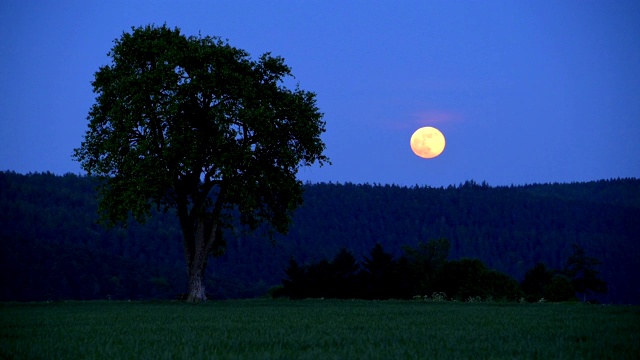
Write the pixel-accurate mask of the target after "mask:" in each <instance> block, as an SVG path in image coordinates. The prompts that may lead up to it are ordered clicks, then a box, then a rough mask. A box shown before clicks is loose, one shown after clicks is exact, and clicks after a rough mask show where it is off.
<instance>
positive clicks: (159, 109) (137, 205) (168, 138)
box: [74, 25, 328, 300]
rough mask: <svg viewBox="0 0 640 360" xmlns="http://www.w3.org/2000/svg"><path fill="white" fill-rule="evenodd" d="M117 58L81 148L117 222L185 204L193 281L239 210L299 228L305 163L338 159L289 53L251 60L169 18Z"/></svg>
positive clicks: (98, 78)
mask: <svg viewBox="0 0 640 360" xmlns="http://www.w3.org/2000/svg"><path fill="white" fill-rule="evenodd" d="M108 55H109V56H110V58H111V60H112V63H111V64H109V65H105V66H102V67H100V69H99V70H98V72H96V74H95V80H94V81H93V83H92V85H93V89H94V92H95V93H96V94H97V98H96V102H95V104H94V105H93V106H92V108H91V110H90V112H89V116H88V120H89V130H88V131H87V132H86V135H85V138H84V141H83V142H82V144H81V146H80V147H79V148H77V149H75V152H74V157H75V158H76V159H77V160H78V161H79V162H80V163H81V165H82V167H83V169H84V170H86V171H87V172H88V173H89V174H90V175H96V176H97V177H99V178H100V179H101V180H103V182H102V185H101V186H100V188H99V196H100V211H101V215H102V217H103V219H104V220H106V222H108V223H110V224H115V223H124V222H125V221H126V219H127V218H128V216H129V215H130V214H132V215H133V216H134V217H135V218H136V219H137V220H139V221H144V220H145V219H146V218H147V217H148V216H149V214H150V210H151V208H152V206H154V205H155V206H156V207H157V208H159V209H164V210H167V209H171V208H174V209H176V210H177V214H178V217H179V220H180V225H181V227H182V232H183V235H184V239H185V243H184V245H185V256H186V259H187V263H188V268H189V273H190V277H192V276H195V275H197V274H193V271H195V270H196V269H199V268H202V269H203V268H204V267H205V266H206V257H207V256H208V255H209V254H211V253H220V251H219V250H221V249H223V248H224V241H222V239H221V236H220V235H221V234H222V232H221V229H222V228H225V227H231V226H234V224H235V223H234V221H235V220H234V219H235V217H234V216H232V214H234V213H237V214H239V215H240V219H239V220H240V223H241V224H244V225H247V226H249V227H250V228H251V229H256V228H257V227H258V225H260V224H262V223H266V224H267V225H268V227H267V228H268V229H269V231H272V230H275V231H279V232H285V231H286V230H287V229H288V225H289V222H290V216H291V213H292V211H293V210H294V209H295V208H296V207H297V206H299V205H300V204H301V202H302V183H301V182H300V181H299V180H298V179H297V178H296V174H297V171H298V169H299V168H300V167H301V166H308V165H311V164H313V163H316V162H318V163H320V165H322V164H324V163H326V162H328V159H327V158H326V157H325V156H324V155H323V151H324V148H325V145H324V143H323V142H322V140H321V139H320V135H321V134H322V133H323V132H324V131H325V123H324V121H323V120H322V116H323V115H322V113H321V112H320V111H319V109H318V107H317V106H316V99H315V94H314V93H312V92H308V91H304V90H301V89H300V88H299V86H296V88H295V89H293V90H291V89H288V88H287V87H285V85H284V83H285V80H286V79H287V78H290V77H292V74H291V69H290V68H289V67H288V66H287V65H285V63H284V59H283V58H282V57H279V56H272V55H271V54H270V53H266V54H264V55H262V56H260V57H259V59H258V60H252V59H251V58H250V56H249V54H248V53H247V52H246V51H244V50H241V49H237V48H235V47H232V46H231V45H229V44H228V43H227V42H226V41H223V40H221V39H220V38H217V37H210V36H201V35H198V36H185V35H183V34H182V33H181V32H180V29H178V28H175V29H170V28H168V27H167V26H166V25H163V26H161V27H156V26H153V25H149V26H145V27H138V28H132V31H131V32H130V33H124V34H122V36H121V37H120V38H119V39H116V40H115V42H114V46H113V48H112V49H111V51H110V52H109V54H108ZM200 275H201V274H200ZM200 275H198V276H200ZM190 281H191V280H190ZM198 281H200V282H201V280H198ZM198 292H199V294H198V295H195V294H194V295H193V300H202V299H203V297H204V289H203V288H201V289H199V290H198Z"/></svg>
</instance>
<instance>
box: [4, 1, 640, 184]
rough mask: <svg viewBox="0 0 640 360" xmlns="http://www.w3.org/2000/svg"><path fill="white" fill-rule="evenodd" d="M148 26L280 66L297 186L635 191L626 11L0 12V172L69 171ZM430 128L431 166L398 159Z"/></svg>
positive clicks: (635, 76) (84, 6) (633, 95)
mask: <svg viewBox="0 0 640 360" xmlns="http://www.w3.org/2000/svg"><path fill="white" fill-rule="evenodd" d="M150 23H154V24H157V25H161V24H163V23H166V24H167V25H168V26H170V27H176V26H177V27H179V28H181V29H182V31H183V32H184V33H185V34H187V35H195V34H197V33H198V32H201V33H202V34H203V35H212V36H220V37H222V38H224V39H228V40H229V42H230V44H231V45H233V46H236V47H239V48H242V49H245V50H247V51H248V52H249V53H251V55H252V56H253V57H254V58H257V57H258V56H259V55H260V54H262V53H264V52H267V51H270V52H272V53H273V54H274V55H280V56H282V57H284V58H285V62H286V63H287V64H288V65H289V66H291V67H292V69H293V74H294V75H295V76H296V79H295V81H297V82H299V84H300V87H301V88H302V89H305V90H309V91H313V92H316V93H317V95H318V106H319V107H320V109H321V111H322V112H323V113H324V114H325V117H324V120H325V121H326V122H327V132H326V133H325V134H324V135H323V139H324V141H325V143H326V145H327V151H326V154H327V155H328V156H329V157H330V158H331V160H332V162H333V165H330V166H324V167H321V168H320V167H313V168H304V169H302V170H301V171H300V173H299V177H300V178H301V179H302V180H304V181H311V182H329V181H332V182H354V183H371V184H372V183H382V184H386V183H388V184H391V183H394V184H399V185H409V186H411V185H416V184H419V185H429V186H447V185H450V184H454V185H456V184H459V183H461V182H464V181H465V180H475V181H477V182H481V181H487V182H488V183H489V184H490V185H510V184H530V183H547V182H572V181H588V180H598V179H609V178H617V177H636V178H638V177H640V2H638V1H637V0H635V1H634V0H632V1H608V0H607V1H605V0H603V1H559V0H554V1H538V0H536V1H331V0H322V1H320V0H318V1H315V0H308V1H225V2H223V1H180V2H178V1H175V2H170V1H157V0H156V1H131V0H127V1H119V0H118V1H23V0H4V1H2V3H1V4H0V34H1V36H0V170H14V171H16V172H19V173H27V172H41V171H51V172H53V173H58V174H64V173H67V172H71V173H76V174H79V173H82V170H81V169H80V167H79V165H78V164H77V163H75V162H74V161H73V160H72V159H71V154H72V151H73V148H75V147H78V146H79V144H80V142H81V141H82V137H83V134H84V132H85V130H86V128H87V120H86V116H87V113H88V110H89V108H90V106H91V105H92V104H93V100H94V94H93V93H92V89H91V85H90V82H91V81H92V79H93V74H94V73H95V71H97V70H98V68H99V67H100V66H101V65H105V64H107V63H108V62H109V59H108V57H107V55H106V54H107V52H108V51H109V50H110V48H111V46H112V44H113V43H112V41H113V39H115V38H117V37H119V36H120V35H121V34H122V32H123V31H128V30H129V29H130V28H131V26H140V25H147V24H150ZM421 126H434V127H437V128H439V129H440V130H441V131H442V132H443V133H444V135H445V137H446V139H447V145H446V148H445V150H444V152H443V153H442V155H440V156H439V157H437V158H434V159H429V160H427V159H421V158H419V157H417V156H416V155H414V154H413V152H412V151H411V149H410V147H409V138H410V137H411V134H412V133H413V132H414V131H415V130H416V129H417V128H419V127H421Z"/></svg>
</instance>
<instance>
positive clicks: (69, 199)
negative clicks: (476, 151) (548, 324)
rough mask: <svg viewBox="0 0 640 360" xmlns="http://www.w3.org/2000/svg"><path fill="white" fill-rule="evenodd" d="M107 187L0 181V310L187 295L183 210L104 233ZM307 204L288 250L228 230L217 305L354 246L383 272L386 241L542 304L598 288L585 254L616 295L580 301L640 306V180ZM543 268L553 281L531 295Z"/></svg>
mask: <svg viewBox="0 0 640 360" xmlns="http://www.w3.org/2000/svg"><path fill="white" fill-rule="evenodd" d="M95 185H96V180H95V179H93V178H90V177H84V176H76V175H71V174H68V175H64V176H58V175H54V174H50V173H42V174H28V175H22V174H16V173H13V172H0V214H2V215H1V216H0V244H1V247H2V248H1V250H2V251H0V257H1V258H0V273H1V275H0V276H1V278H0V280H1V284H2V286H1V288H0V300H4V301H7V300H19V301H31V300H60V299H108V298H111V299H149V298H174V297H175V296H176V295H177V294H180V293H183V292H185V290H186V284H185V281H184V275H185V269H184V259H183V254H182V248H181V246H182V245H181V238H180V236H181V235H180V228H179V226H178V224H177V221H176V220H175V217H174V216H173V214H170V213H166V214H165V213H154V215H153V216H152V217H151V218H150V219H149V221H148V222H147V223H146V224H145V225H140V224H137V223H136V222H134V221H131V222H130V223H129V224H128V226H127V227H126V228H115V229H110V230H108V229H104V228H103V227H101V226H100V225H98V224H97V223H96V221H97V219H98V217H97V212H96V211H97V202H96V197H95V191H94V187H95ZM304 200H305V203H304V204H303V206H301V207H300V208H299V209H298V210H297V211H296V213H295V215H294V218H293V223H292V226H291V230H290V232H289V233H288V234H287V235H278V236H276V237H275V238H274V241H275V244H273V243H272V242H270V241H269V239H268V238H265V237H261V236H260V235H259V234H253V233H245V232H243V231H242V228H237V229H230V230H229V231H228V232H227V233H225V239H226V240H227V244H228V246H227V250H226V253H225V254H224V255H223V256H222V257H220V258H217V259H215V260H211V264H210V269H209V270H208V271H207V275H206V281H207V289H208V290H209V296H210V297H211V298H243V297H255V296H262V295H264V294H266V293H267V292H268V291H269V290H270V289H271V288H273V287H274V286H279V285H281V284H282V280H283V279H286V278H287V273H286V270H287V268H288V267H289V266H290V265H291V259H293V260H294V261H295V262H296V263H297V264H298V265H299V266H300V267H304V266H311V265H313V264H317V263H320V262H322V261H323V260H324V261H326V262H330V261H331V259H334V257H335V256H336V254H339V253H340V250H341V249H343V248H344V249H345V250H346V251H347V252H348V253H350V254H352V255H353V257H354V259H355V261H356V262H357V263H358V265H360V267H361V268H366V267H367V266H374V265H372V264H371V261H372V260H373V257H374V254H373V253H372V249H373V248H374V246H376V244H378V243H379V244H380V246H381V249H382V252H384V253H385V254H388V255H389V256H391V258H392V259H394V261H395V260H398V259H401V258H402V257H403V256H404V255H407V254H408V253H407V251H406V250H407V249H419V244H428V243H429V241H430V240H433V239H448V241H449V245H450V246H449V251H448V257H447V261H448V262H449V263H451V264H454V265H455V264H456V262H462V261H463V260H462V259H467V260H469V261H471V260H472V259H476V260H477V261H479V262H480V263H481V264H483V265H484V267H485V268H486V269H487V271H494V272H496V273H501V274H504V275H506V276H508V277H510V278H513V279H514V280H515V281H517V282H518V283H522V285H523V288H525V287H526V286H530V287H531V288H532V289H534V290H527V291H531V296H530V299H529V300H535V298H536V297H538V296H539V297H545V298H547V300H549V298H548V294H549V293H548V291H549V289H556V290H557V291H561V290H562V289H563V287H564V288H566V286H567V283H566V281H564V280H562V279H561V278H560V277H558V276H556V275H558V272H557V271H553V270H552V269H557V270H558V271H563V272H565V271H574V272H575V275H576V276H578V278H580V277H582V278H584V279H589V276H590V272H589V270H588V268H587V271H583V270H584V268H583V269H582V270H580V268H579V267H575V266H574V267H573V268H572V267H571V266H569V267H568V268H567V263H568V259H569V258H570V257H571V256H572V255H574V254H575V253H576V249H575V248H574V244H575V245H577V246H579V247H580V249H582V250H583V251H584V253H583V255H584V256H583V258H582V261H583V264H586V265H588V266H591V268H593V269H595V270H596V271H599V274H597V277H596V278H598V279H601V280H602V281H603V282H605V283H606V284H607V292H606V293H603V294H601V293H598V292H593V293H586V294H582V295H580V294H579V299H580V300H584V299H591V298H594V299H596V300H598V301H601V302H607V303H640V286H638V285H639V284H638V280H637V277H636V274H638V273H639V272H640V262H639V261H638V259H637V254H638V253H639V251H638V249H639V245H640V244H639V243H640V238H639V237H638V234H640V221H638V220H639V219H640V180H637V179H617V180H602V181H595V182H586V183H571V184H545V185H539V184H535V185H525V186H510V187H490V186H488V185H487V184H477V183H475V182H472V181H469V182H466V183H464V184H460V185H458V186H450V187H447V188H431V187H419V186H416V187H411V188H408V187H401V186H394V185H375V184H374V185H370V184H360V185H357V184H350V183H347V184H332V183H328V184H327V183H322V184H306V185H305V192H304ZM375 256H381V257H384V256H383V255H382V254H379V255H375ZM385 256H386V255H385ZM575 260H580V259H579V258H576V259H575ZM465 261H466V260H465ZM594 261H595V262H594ZM596 262H597V264H596ZM538 264H542V265H540V266H538ZM378 265H379V264H377V263H376V265H375V266H378ZM380 266H382V265H380ZM451 266H453V265H451ZM542 266H543V267H542ZM533 269H537V271H538V273H539V274H541V276H540V277H541V279H542V280H543V283H542V285H540V281H537V283H538V285H535V284H536V282H533V285H531V284H529V285H527V282H526V276H525V275H526V274H527V273H528V272H529V271H531V270H533ZM535 274H536V273H534V275H535ZM565 274H566V272H565ZM529 275H531V274H529ZM548 275H550V277H549V276H548ZM567 279H569V278H568V277H567ZM538 280H539V279H538ZM381 281H390V280H388V279H387V280H381ZM530 283H531V282H530ZM552 285H553V286H552ZM569 285H571V286H574V285H576V283H574V284H571V283H570V284H569ZM591 285H592V286H595V287H597V286H599V285H597V284H595V285H594V284H591ZM578 286H579V285H578ZM545 288H546V289H547V293H545ZM536 289H537V290H536ZM372 291H374V290H372ZM375 291H382V290H380V289H378V290H375ZM536 291H537V292H536ZM420 295H431V294H430V293H420ZM448 296H449V297H453V294H448Z"/></svg>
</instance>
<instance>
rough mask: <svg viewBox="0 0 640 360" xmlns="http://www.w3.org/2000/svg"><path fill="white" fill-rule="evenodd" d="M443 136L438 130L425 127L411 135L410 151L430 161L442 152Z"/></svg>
mask: <svg viewBox="0 0 640 360" xmlns="http://www.w3.org/2000/svg"><path fill="white" fill-rule="evenodd" d="M444 144H445V141H444V135H442V133H441V132H440V130H438V129H436V128H434V127H431V126H426V127H423V128H420V129H418V130H416V132H414V133H413V135H411V150H413V152H414V153H415V154H416V155H418V156H420V157H421V158H424V159H432V158H434V157H436V156H438V155H440V154H441V153H442V152H443V151H444Z"/></svg>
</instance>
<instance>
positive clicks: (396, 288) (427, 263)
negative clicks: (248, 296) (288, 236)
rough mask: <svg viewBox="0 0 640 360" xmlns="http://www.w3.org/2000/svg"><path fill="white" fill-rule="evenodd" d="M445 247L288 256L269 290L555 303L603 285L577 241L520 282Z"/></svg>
mask: <svg viewBox="0 0 640 360" xmlns="http://www.w3.org/2000/svg"><path fill="white" fill-rule="evenodd" d="M449 248H450V243H449V241H448V240H446V239H438V240H432V241H429V242H428V243H419V244H418V246H417V247H415V248H412V247H409V246H405V247H404V248H403V254H402V256H400V257H399V258H397V259H396V258H394V257H393V255H392V254H390V253H388V252H386V251H385V250H384V249H383V247H382V246H381V245H380V244H376V245H375V246H374V247H373V248H372V249H371V251H370V254H369V256H368V257H365V258H364V260H363V261H362V262H358V261H357V260H356V257H355V256H354V255H353V254H352V253H351V252H350V251H348V250H347V249H344V248H343V249H341V250H340V252H338V254H337V255H336V256H335V257H334V258H333V259H332V260H331V261H329V260H326V259H323V260H321V261H319V262H317V263H312V264H305V265H300V264H298V262H297V261H296V260H295V259H291V260H290V264H289V267H288V268H287V270H286V275H287V276H286V278H285V279H284V280H283V281H282V286H281V287H278V288H275V289H274V290H273V291H272V295H273V296H275V297H289V298H292V299H304V298H337V299H370V300H386V299H411V298H431V299H437V300H455V301H480V300H482V301H510V302H515V301H519V302H524V301H528V302H535V301H537V302H540V301H553V302H561V301H575V300H577V299H578V297H581V298H582V299H583V300H584V301H590V300H591V296H592V295H593V294H596V293H605V292H606V290H607V286H606V283H605V282H604V281H602V279H600V278H599V272H598V269H597V267H598V265H599V264H600V262H599V261H598V260H597V259H596V258H593V257H590V256H587V255H586V253H585V252H584V249H582V248H581V247H580V246H578V245H574V253H573V254H572V255H571V256H570V257H569V259H567V262H566V265H565V266H564V268H563V269H562V270H551V269H548V268H547V267H546V265H544V264H542V263H539V264H537V265H536V266H535V267H534V268H532V269H531V270H529V271H527V273H526V274H525V278H524V280H523V281H522V283H521V284H519V283H518V282H517V281H516V280H515V279H514V278H513V277H511V276H509V275H507V274H504V273H501V272H499V271H496V270H493V269H489V268H488V267H487V266H486V265H485V264H484V263H483V262H482V261H480V260H478V259H460V260H448V259H447V258H448V254H449Z"/></svg>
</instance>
